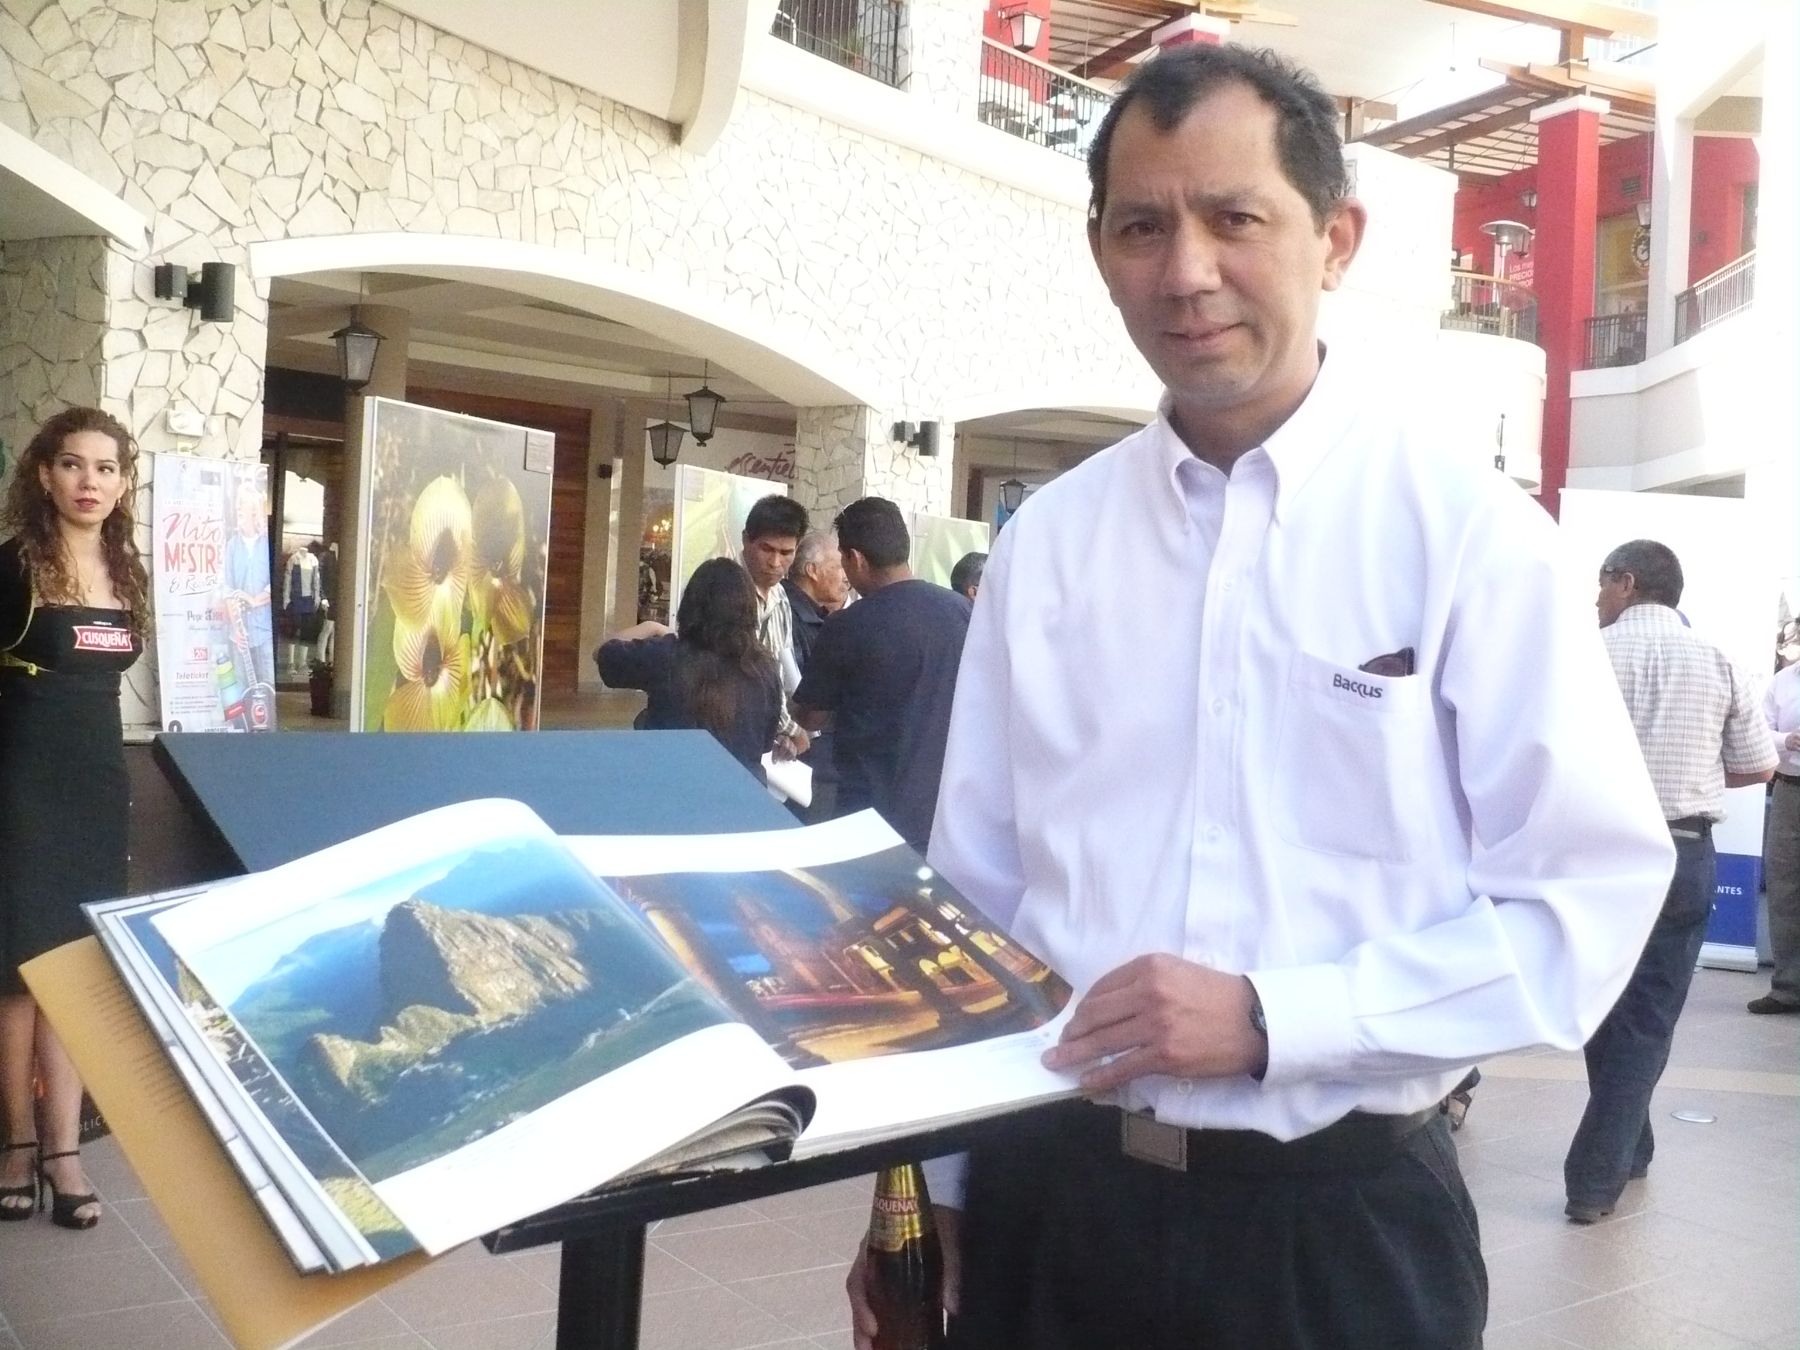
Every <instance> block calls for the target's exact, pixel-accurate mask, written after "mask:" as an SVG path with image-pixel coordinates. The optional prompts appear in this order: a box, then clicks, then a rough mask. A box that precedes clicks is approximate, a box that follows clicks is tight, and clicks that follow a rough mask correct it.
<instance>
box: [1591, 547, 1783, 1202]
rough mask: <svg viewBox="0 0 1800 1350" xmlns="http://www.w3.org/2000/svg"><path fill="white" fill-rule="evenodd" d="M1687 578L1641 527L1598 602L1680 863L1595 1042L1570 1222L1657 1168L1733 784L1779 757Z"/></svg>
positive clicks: (1610, 561)
mask: <svg viewBox="0 0 1800 1350" xmlns="http://www.w3.org/2000/svg"><path fill="white" fill-rule="evenodd" d="M1681 588H1682V576H1681V563H1680V561H1679V560H1678V559H1677V558H1676V557H1675V554H1674V553H1673V552H1671V551H1670V550H1669V548H1668V547H1667V546H1666V545H1663V544H1659V543H1657V542H1655V541H1654V540H1650V539H1634V540H1633V541H1632V542H1630V543H1628V544H1621V545H1619V547H1618V548H1616V549H1614V550H1613V551H1612V552H1611V553H1610V554H1608V555H1607V559H1606V563H1605V565H1604V566H1602V567H1601V569H1600V595H1599V598H1598V599H1597V600H1596V601H1595V602H1594V603H1595V607H1596V608H1597V609H1598V610H1599V611H1600V626H1601V628H1602V629H1603V630H1604V631H1603V632H1602V634H1601V637H1602V638H1603V640H1604V641H1605V643H1606V650H1607V653H1608V654H1609V655H1610V656H1611V657H1612V664H1613V673H1614V674H1615V675H1617V676H1618V679H1619V688H1620V690H1621V691H1622V692H1623V693H1624V695H1625V706H1626V709H1627V710H1628V711H1629V712H1630V714H1631V723H1632V726H1633V727H1634V728H1635V729H1636V731H1637V737H1638V744H1639V745H1640V746H1642V747H1643V751H1644V763H1645V765H1646V766H1647V767H1648V768H1649V770H1650V781H1651V782H1652V783H1653V784H1654V785H1655V787H1656V795H1657V799H1658V800H1659V801H1660V802H1661V803H1662V809H1663V815H1664V816H1665V817H1666V818H1667V819H1668V822H1669V833H1670V835H1672V836H1673V837H1674V841H1675V853H1676V863H1675V877H1674V880H1672V881H1671V882H1670V883H1669V893H1668V895H1667V896H1666V897H1665V898H1664V900H1663V907H1662V913H1661V914H1660V915H1659V916H1658V917H1657V920H1656V926H1655V927H1654V928H1652V929H1651V931H1650V938H1649V940H1648V941H1647V942H1646V943H1645V944H1644V952H1643V955H1642V956H1640V957H1639V958H1638V964H1637V968H1636V969H1635V970H1634V971H1633V972H1632V975H1631V979H1630V980H1629V981H1628V982H1627V983H1626V985H1625V992H1624V993H1622V994H1620V995H1619V1001H1618V1002H1617V1003H1616V1004H1614V1005H1613V1010H1612V1011H1611V1012H1610V1013H1608V1014H1607V1017H1606V1020H1605V1021H1604V1022H1602V1023H1601V1024H1600V1029H1599V1030H1598V1031H1596V1032H1595V1033H1594V1036H1593V1039H1592V1040H1590V1041H1589V1042H1588V1044H1587V1048H1586V1054H1587V1070H1588V1105H1587V1111H1586V1112H1585V1113H1584V1114H1583V1115H1582V1117H1581V1124H1580V1126H1579V1127H1577V1129H1576V1131H1575V1139H1574V1141H1573V1142H1572V1143H1571V1144H1570V1145H1569V1156H1568V1157H1567V1158H1566V1159H1565V1160H1564V1162H1563V1185H1564V1187H1565V1189H1566V1191H1567V1194H1568V1205H1567V1206H1566V1207H1565V1209H1564V1211H1563V1212H1564V1213H1565V1214H1567V1215H1568V1216H1569V1220H1570V1222H1572V1223H1578V1224H1590V1223H1594V1222H1596V1221H1598V1220H1599V1219H1601V1218H1604V1217H1605V1216H1606V1215H1608V1214H1611V1213H1612V1211H1613V1208H1614V1207H1615V1206H1616V1205H1617V1204H1618V1201H1619V1194H1620V1192H1621V1191H1623V1190H1624V1189H1625V1183H1626V1182H1627V1181H1628V1180H1633V1179H1635V1178H1638V1177H1641V1176H1643V1175H1644V1174H1645V1172H1646V1171H1648V1170H1649V1167H1650V1155H1651V1152H1652V1149H1653V1148H1654V1140H1653V1138H1652V1136H1651V1131H1650V1114H1649V1111H1650V1094H1651V1092H1652V1091H1653V1090H1654V1089H1655V1087H1656V1082H1657V1079H1659V1078H1661V1077H1662V1071H1663V1066H1664V1065H1665V1064H1667V1063H1668V1060H1669V1043H1670V1041H1671V1040H1672V1039H1673V1038H1674V1035H1675V1021H1676V1019H1677V1018H1678V1017H1680V1015H1681V1005H1682V1004H1683V1003H1684V1002H1685V1001H1686V1000H1687V992H1688V985H1689V984H1690V983H1691V982H1692V981H1693V978H1694V962H1695V960H1696V959H1697V958H1698V957H1699V955H1700V944H1701V942H1702V941H1703V940H1704V938H1705V936H1706V922H1707V919H1708V918H1709V917H1710V915H1711V913H1712V902H1713V885H1714V872H1715V865H1716V859H1715V855H1714V853H1713V842H1712V827H1713V822H1714V821H1716V820H1719V819H1721V818H1722V817H1723V816H1724V814H1725V812H1724V799H1725V789H1727V788H1733V787H1744V786H1747V785H1749V784H1752V783H1766V782H1768V780H1769V777H1770V775H1771V774H1772V773H1773V772H1774V770H1775V751H1774V748H1773V746H1771V744H1770V742H1769V733H1768V730H1767V728H1766V727H1765V726H1764V724H1763V720H1762V716H1761V713H1760V709H1759V707H1758V698H1757V693H1758V691H1757V690H1756V689H1755V688H1754V687H1752V684H1751V682H1750V681H1749V680H1747V679H1746V678H1745V677H1744V675H1743V674H1742V673H1740V672H1739V671H1738V670H1737V669H1735V668H1734V667H1733V666H1732V664H1731V662H1730V660H1729V659H1727V658H1726V656H1725V655H1724V653H1722V652H1721V651H1719V649H1718V648H1717V647H1715V646H1713V645H1712V644H1711V643H1710V642H1707V641H1706V640H1705V639H1704V638H1702V637H1700V636H1699V635H1697V634H1696V633H1694V632H1693V630H1692V629H1690V628H1689V627H1688V626H1687V623H1686V621H1685V620H1684V619H1683V618H1682V617H1681V615H1680V614H1679V613H1677V612H1676V609H1675V606H1676V605H1677V604H1678V603H1680V600H1681Z"/></svg>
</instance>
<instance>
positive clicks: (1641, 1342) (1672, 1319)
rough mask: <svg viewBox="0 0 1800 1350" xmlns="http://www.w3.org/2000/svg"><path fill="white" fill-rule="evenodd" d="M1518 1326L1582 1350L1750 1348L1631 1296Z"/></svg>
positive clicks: (1614, 1297)
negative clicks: (1559, 1339) (1546, 1334)
mask: <svg viewBox="0 0 1800 1350" xmlns="http://www.w3.org/2000/svg"><path fill="white" fill-rule="evenodd" d="M1677 1283H1681V1284H1688V1283H1691V1282H1690V1281H1687V1280H1678V1281H1677ZM1523 1325H1524V1326H1525V1327H1528V1328H1531V1329H1533V1330H1539V1331H1545V1332H1549V1333H1551V1334H1552V1335H1556V1336H1560V1337H1562V1338H1563V1339H1564V1340H1566V1341H1569V1342H1571V1343H1572V1344H1574V1345H1578V1346H1582V1347H1584V1350H1625V1347H1629V1350H1748V1347H1750V1346H1751V1345H1753V1344H1754V1342H1751V1341H1747V1340H1743V1339H1741V1338H1739V1337H1737V1336H1733V1335H1729V1334H1727V1333H1725V1332H1722V1331H1719V1330H1717V1329H1715V1328H1712V1327H1707V1326H1703V1325H1700V1324H1699V1323H1695V1322H1690V1321H1686V1320H1684V1319H1682V1318H1680V1317H1676V1316H1671V1315H1669V1314H1668V1313H1667V1312H1666V1311H1663V1310H1660V1309H1656V1308H1652V1307H1650V1306H1648V1305H1646V1304H1644V1303H1643V1302H1641V1301H1640V1297H1639V1294H1638V1292H1636V1291H1634V1292H1632V1293H1626V1294H1608V1295H1606V1296H1604V1297H1601V1298H1596V1299H1590V1300H1589V1301H1587V1302H1586V1303H1577V1304H1574V1305H1573V1306H1571V1307H1567V1308H1559V1309H1557V1310H1556V1311H1554V1312H1549V1313H1545V1314H1543V1315H1542V1316H1540V1317H1534V1318H1531V1319H1529V1320H1528V1321H1526V1322H1525V1323H1524V1324H1523Z"/></svg>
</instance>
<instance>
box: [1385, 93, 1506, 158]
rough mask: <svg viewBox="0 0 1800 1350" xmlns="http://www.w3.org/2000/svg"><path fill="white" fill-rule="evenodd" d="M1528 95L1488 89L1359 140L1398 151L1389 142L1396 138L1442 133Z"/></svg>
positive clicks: (1386, 127)
mask: <svg viewBox="0 0 1800 1350" xmlns="http://www.w3.org/2000/svg"><path fill="white" fill-rule="evenodd" d="M1531 92H1533V91H1531V90H1526V89H1518V88H1512V87H1509V86H1505V85H1503V86H1501V87H1500V88H1498V89H1487V90H1484V91H1483V92H1481V93H1479V94H1471V95H1470V96H1469V97H1468V98H1464V99H1459V100H1457V101H1456V102H1455V103H1446V104H1445V105H1444V106H1443V107H1441V108H1433V109H1432V110H1431V111H1430V112H1422V113H1418V114H1416V115H1415V116H1412V117H1409V118H1407V119H1406V120H1405V121H1404V122H1395V123H1394V124H1393V125H1392V126H1385V127H1382V128H1381V129H1380V130H1379V131H1371V132H1369V133H1368V134H1367V135H1365V136H1363V137H1362V139H1363V140H1365V141H1367V142H1368V143H1369V144H1370V145H1375V146H1381V147H1387V148H1395V149H1397V148H1398V147H1394V146H1392V144H1391V143H1392V142H1393V141H1394V140H1395V139H1396V138H1398V137H1401V136H1417V135H1421V134H1423V133H1426V132H1437V131H1441V130H1442V129H1443V126H1444V123H1446V122H1454V121H1455V120H1456V119H1457V118H1459V117H1468V116H1471V115H1472V114H1474V113H1479V112H1486V111H1487V110H1488V109H1489V108H1492V107H1494V106H1495V105H1496V104H1499V103H1503V102H1505V101H1506V100H1507V99H1512V98H1519V97H1521V96H1523V95H1525V94H1528V93H1531Z"/></svg>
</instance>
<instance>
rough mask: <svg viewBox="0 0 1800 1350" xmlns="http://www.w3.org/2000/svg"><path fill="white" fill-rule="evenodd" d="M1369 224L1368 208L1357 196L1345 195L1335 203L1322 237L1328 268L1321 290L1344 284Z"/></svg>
mask: <svg viewBox="0 0 1800 1350" xmlns="http://www.w3.org/2000/svg"><path fill="white" fill-rule="evenodd" d="M1368 225H1369V211H1368V208H1367V207H1365V206H1364V205H1363V204H1362V203H1361V202H1359V201H1358V200H1357V199H1356V198H1354V197H1344V198H1342V199H1340V200H1339V201H1337V202H1335V203H1333V204H1332V208H1331V214H1330V215H1329V216H1327V217H1326V218H1325V228H1324V230H1322V231H1321V232H1320V237H1321V238H1322V239H1323V240H1324V242H1325V258H1324V263H1325V271H1324V276H1323V277H1322V278H1321V279H1320V282H1319V287H1320V289H1321V290H1327V291H1335V290H1336V289H1337V288H1338V287H1339V286H1341V285H1343V284H1344V273H1345V272H1347V271H1349V269H1350V264H1351V262H1352V261H1353V260H1354V259H1355V257H1356V251H1357V250H1358V249H1359V248H1361V247H1362V240H1363V231H1364V230H1366V229H1367V228H1368Z"/></svg>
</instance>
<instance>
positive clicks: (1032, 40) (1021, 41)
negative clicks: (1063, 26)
mask: <svg viewBox="0 0 1800 1350" xmlns="http://www.w3.org/2000/svg"><path fill="white" fill-rule="evenodd" d="M1000 22H1001V23H1003V24H1005V25H1006V40H1007V41H1008V42H1010V43H1012V46H1013V50H1014V51H1016V52H1026V53H1030V52H1034V51H1036V50H1037V45H1038V39H1040V38H1041V37H1043V35H1044V16H1043V15H1042V14H1033V13H1032V12H1031V10H1030V8H1029V7H1027V6H1025V5H1020V6H1019V7H1018V8H1016V9H1010V10H1002V11H1001V13H1000Z"/></svg>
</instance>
